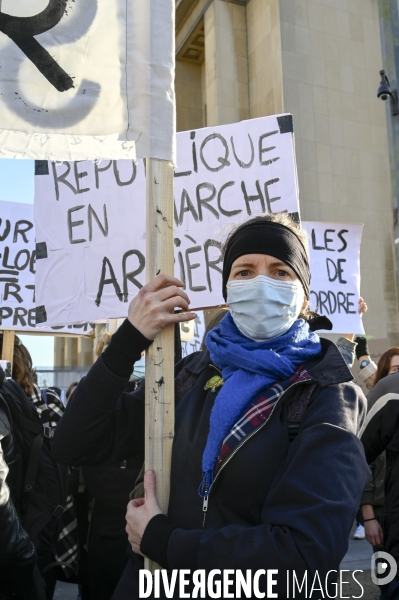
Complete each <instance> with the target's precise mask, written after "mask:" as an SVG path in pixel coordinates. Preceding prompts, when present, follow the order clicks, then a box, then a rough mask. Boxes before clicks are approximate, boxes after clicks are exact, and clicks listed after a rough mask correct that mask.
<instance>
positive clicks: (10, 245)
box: [0, 202, 92, 335]
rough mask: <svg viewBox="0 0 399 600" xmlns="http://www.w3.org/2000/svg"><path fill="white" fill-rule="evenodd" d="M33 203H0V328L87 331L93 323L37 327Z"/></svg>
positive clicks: (58, 331)
mask: <svg viewBox="0 0 399 600" xmlns="http://www.w3.org/2000/svg"><path fill="white" fill-rule="evenodd" d="M35 263H36V250H35V229H34V225H33V205H32V204H22V203H19V202H0V299H1V304H0V329H2V330H4V329H8V330H18V331H24V332H28V331H36V332H38V333H52V334H53V335H54V334H55V333H74V334H86V333H89V332H90V331H91V330H92V326H91V325H89V324H87V323H84V324H82V325H70V326H68V327H54V328H49V327H41V328H38V327H36V306H35Z"/></svg>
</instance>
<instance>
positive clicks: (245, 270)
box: [237, 269, 249, 277]
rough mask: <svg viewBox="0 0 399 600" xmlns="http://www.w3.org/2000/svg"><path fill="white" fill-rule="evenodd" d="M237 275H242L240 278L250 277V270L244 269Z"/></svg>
mask: <svg viewBox="0 0 399 600" xmlns="http://www.w3.org/2000/svg"><path fill="white" fill-rule="evenodd" d="M237 275H240V277H248V275H249V271H248V269H244V270H243V271H239V272H238V273H237Z"/></svg>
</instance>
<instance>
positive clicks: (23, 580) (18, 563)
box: [0, 369, 46, 600]
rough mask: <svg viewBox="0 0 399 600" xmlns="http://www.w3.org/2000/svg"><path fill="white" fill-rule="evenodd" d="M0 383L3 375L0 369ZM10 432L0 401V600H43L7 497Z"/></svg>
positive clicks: (31, 552)
mask: <svg viewBox="0 0 399 600" xmlns="http://www.w3.org/2000/svg"><path fill="white" fill-rule="evenodd" d="M0 378H1V383H2V381H3V379H4V371H3V370H2V369H0ZM14 443H15V441H14V432H13V430H12V424H11V422H10V419H9V411H8V409H7V407H6V405H5V403H3V401H2V399H1V398H0V524H1V526H0V548H1V551H0V598H2V600H11V599H14V600H45V598H46V595H45V590H44V585H43V582H42V580H41V576H40V573H38V569H37V554H36V550H35V547H34V545H33V544H32V542H31V541H30V539H29V537H28V535H27V533H26V531H24V529H23V527H22V525H21V523H20V520H19V517H18V515H17V512H16V510H15V508H14V504H13V502H12V499H11V496H10V489H9V487H8V485H7V482H6V479H7V475H8V466H7V463H9V462H11V461H12V460H13V459H14V452H13V450H14Z"/></svg>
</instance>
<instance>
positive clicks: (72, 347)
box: [64, 337, 78, 367]
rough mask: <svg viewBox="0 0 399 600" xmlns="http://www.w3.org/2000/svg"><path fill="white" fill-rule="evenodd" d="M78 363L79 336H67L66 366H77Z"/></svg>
mask: <svg viewBox="0 0 399 600" xmlns="http://www.w3.org/2000/svg"><path fill="white" fill-rule="evenodd" d="M77 365H78V340H77V338H72V337H69V338H65V360H64V366H65V367H76V366H77Z"/></svg>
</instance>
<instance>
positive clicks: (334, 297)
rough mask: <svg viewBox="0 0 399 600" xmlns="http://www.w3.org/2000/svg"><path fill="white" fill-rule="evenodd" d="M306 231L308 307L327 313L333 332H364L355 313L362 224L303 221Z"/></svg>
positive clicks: (320, 312) (323, 313)
mask: <svg viewBox="0 0 399 600" xmlns="http://www.w3.org/2000/svg"><path fill="white" fill-rule="evenodd" d="M303 225H304V227H306V229H307V231H308V234H309V245H310V267H311V273H312V280H311V293H310V308H311V309H312V310H314V311H315V312H317V313H318V314H320V315H325V316H327V317H328V318H329V319H330V320H331V321H332V323H333V331H334V333H359V334H364V328H363V322H362V319H361V317H360V315H359V313H358V310H357V309H358V302H359V297H360V242H361V238H362V231H363V225H360V224H353V223H317V222H314V221H305V222H304V223H303Z"/></svg>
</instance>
